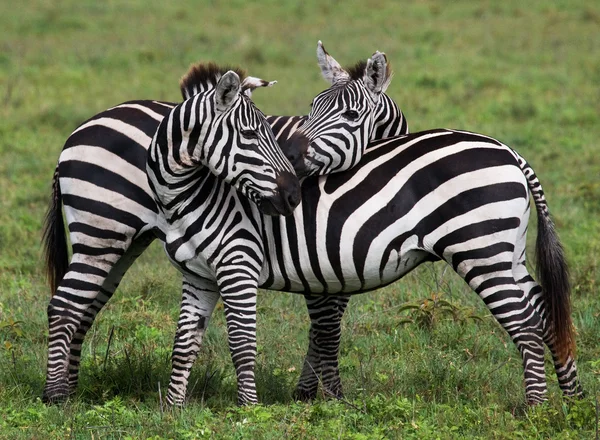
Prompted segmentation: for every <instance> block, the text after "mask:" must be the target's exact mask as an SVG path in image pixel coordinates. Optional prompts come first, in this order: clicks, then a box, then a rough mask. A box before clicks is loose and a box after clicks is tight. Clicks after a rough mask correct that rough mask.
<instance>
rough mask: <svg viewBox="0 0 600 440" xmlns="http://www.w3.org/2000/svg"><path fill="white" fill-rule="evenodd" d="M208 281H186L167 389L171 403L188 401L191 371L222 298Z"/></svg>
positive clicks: (180, 404)
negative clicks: (216, 307)
mask: <svg viewBox="0 0 600 440" xmlns="http://www.w3.org/2000/svg"><path fill="white" fill-rule="evenodd" d="M205 284H206V283H201V282H198V281H196V280H192V279H190V278H186V277H184V280H183V289H182V292H183V296H182V300H181V311H180V315H179V321H178V323H177V332H176V333H175V343H174V346H173V357H172V364H173V368H172V371H171V380H170V382H169V390H168V392H167V403H168V404H169V405H176V406H182V405H183V404H184V402H185V395H186V391H187V386H188V380H189V376H190V371H191V369H192V366H193V365H194V362H195V361H196V358H197V357H198V351H199V350H200V346H201V345H202V338H203V337H204V332H205V331H206V328H207V327H208V321H209V320H210V317H211V315H212V312H213V310H214V308H215V306H216V305H217V302H218V300H219V293H218V291H217V287H216V285H214V283H208V284H206V285H205Z"/></svg>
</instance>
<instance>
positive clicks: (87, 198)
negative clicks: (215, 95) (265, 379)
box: [44, 42, 407, 401]
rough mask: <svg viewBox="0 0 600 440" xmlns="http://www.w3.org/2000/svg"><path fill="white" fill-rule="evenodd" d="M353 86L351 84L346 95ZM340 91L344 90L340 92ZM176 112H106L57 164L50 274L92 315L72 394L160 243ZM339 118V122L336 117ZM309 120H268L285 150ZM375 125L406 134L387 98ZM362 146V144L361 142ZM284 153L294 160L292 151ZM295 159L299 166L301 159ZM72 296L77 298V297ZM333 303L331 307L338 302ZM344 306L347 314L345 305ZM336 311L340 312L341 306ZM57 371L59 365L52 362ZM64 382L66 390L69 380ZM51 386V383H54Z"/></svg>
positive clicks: (131, 107) (79, 336)
mask: <svg viewBox="0 0 600 440" xmlns="http://www.w3.org/2000/svg"><path fill="white" fill-rule="evenodd" d="M317 54H318V56H319V60H320V66H321V69H322V70H323V72H324V76H325V77H326V79H328V78H329V77H328V76H327V75H325V72H329V71H330V70H331V68H332V67H333V68H337V69H340V70H341V67H339V64H337V62H336V61H335V60H334V59H333V58H332V57H331V56H330V55H329V54H327V52H326V51H325V49H324V47H323V46H322V44H321V43H320V42H319V45H318V48H317ZM383 59H385V58H384V57H383ZM321 60H323V61H322V62H321ZM365 68H366V64H365V63H357V65H356V66H354V67H353V68H352V69H348V72H351V73H352V75H354V77H355V78H357V81H358V80H361V78H359V76H360V73H363V74H364V72H365ZM383 72H385V75H386V76H385V81H389V75H390V73H389V71H388V69H387V68H385V69H383ZM330 81H331V80H330ZM357 81H354V80H353V81H350V83H354V82H357ZM270 84H271V83H268V82H265V81H262V80H259V79H257V78H251V77H247V78H245V79H244V81H243V87H244V89H245V91H246V93H247V94H249V93H250V92H251V91H252V90H253V89H255V88H257V87H262V86H266V85H270ZM196 85H197V84H196ZM333 85H334V84H332V88H334V87H333ZM351 85H352V84H348V85H347V87H346V88H349V87H350V86H351ZM335 86H336V87H337V89H338V90H340V84H335ZM342 89H344V88H342ZM382 90H383V89H382ZM200 91H201V90H200V89H193V85H192V87H191V88H187V87H183V88H182V94H183V96H184V99H188V98H191V97H193V95H194V93H196V92H200ZM175 105H176V104H173V103H166V102H158V101H132V102H128V103H124V104H121V105H119V106H116V107H114V108H112V109H109V110H107V111H105V112H102V113H100V114H98V115H96V116H95V117H93V118H91V119H89V120H88V121H86V122H85V123H84V124H82V125H81V126H80V127H79V128H78V129H76V130H75V131H74V132H73V134H72V135H71V136H70V137H69V139H68V140H67V142H66V143H65V147H64V149H63V152H62V153H61V156H60V158H59V163H58V166H57V171H56V173H55V176H54V190H53V193H54V196H53V201H52V204H51V207H50V210H49V212H48V217H47V219H46V229H45V231H46V232H45V248H46V257H47V266H48V273H49V278H50V282H51V285H52V289H53V292H56V290H57V286H58V284H59V282H61V280H63V279H65V280H66V279H71V278H75V279H78V280H81V281H82V283H81V284H80V286H78V287H77V288H81V289H82V292H81V293H80V295H82V296H84V297H85V298H86V299H85V300H83V302H85V303H86V309H85V311H84V312H83V316H82V317H81V323H80V324H79V327H78V328H77V330H76V332H75V334H74V335H73V336H72V339H71V341H70V342H69V343H66V345H67V346H68V347H69V366H68V387H69V389H70V390H71V391H73V390H74V389H75V388H76V386H77V381H78V373H79V364H80V355H81V346H82V343H83V339H84V337H85V334H86V332H87V331H88V329H89V328H90V327H91V325H92V323H93V320H94V318H95V316H96V315H97V313H98V312H99V311H100V310H101V309H102V307H103V306H104V305H105V304H106V302H107V301H108V300H109V299H110V297H111V296H112V294H113V293H114V291H115V290H116V288H117V286H118V284H119V282H120V280H121V279H122V277H123V275H124V274H125V272H126V271H127V269H128V268H129V267H130V265H131V264H133V262H134V261H135V259H136V258H137V257H138V256H139V255H140V254H141V253H142V252H143V251H144V250H145V249H146V247H147V246H148V245H149V244H150V242H152V241H153V240H154V239H155V238H156V236H157V235H160V233H158V234H157V223H158V220H157V213H158V207H157V206H156V203H155V202H154V200H153V198H152V194H151V192H150V188H149V187H148V182H147V177H146V173H145V167H146V148H148V145H149V144H150V139H151V136H152V135H153V134H154V133H155V132H156V129H157V127H158V125H159V123H160V122H161V121H162V120H163V118H164V116H165V115H167V114H169V113H170V112H171V110H172V109H173V108H174V107H175ZM344 111H345V110H344V109H342V108H339V109H338V114H340V113H343V112H344ZM369 111H372V109H370V110H369ZM333 116H337V117H338V118H339V115H336V114H335V113H334V114H333ZM306 119H307V118H306V117H269V118H268V121H269V122H270V123H271V124H272V128H273V130H274V131H275V133H276V134H277V137H278V140H279V141H280V142H283V140H285V139H287V137H289V135H290V134H291V133H293V131H294V130H295V129H297V127H299V126H300V125H301V124H303V123H304V121H306ZM373 119H374V124H373V126H372V127H371V136H374V135H377V136H387V135H396V134H401V133H404V132H406V131H407V125H406V121H405V119H404V117H403V115H402V112H401V111H400V109H398V107H397V106H396V104H395V103H394V102H393V100H391V99H390V98H389V97H388V96H387V95H385V93H380V98H379V101H378V104H377V107H376V110H375V114H374V117H373ZM366 129H368V127H367V128H366ZM342 133H343V131H342ZM360 142H361V143H363V141H362V140H361V141H360ZM286 150H287V152H288V157H290V154H293V149H292V150H290V149H289V148H287V149H286ZM292 159H294V161H295V162H298V156H296V157H295V158H292ZM340 163H343V161H340ZM296 166H298V167H303V168H306V167H304V164H303V163H299V164H298V163H296ZM61 202H62V204H63V205H64V209H65V215H66V219H67V224H68V228H69V231H70V237H71V242H72V243H73V254H74V256H73V258H72V261H71V264H70V265H69V263H68V260H67V248H66V244H65V237H64V227H63V224H62V216H61V215H60V207H61ZM80 261H85V263H84V264H82V263H80ZM192 291H193V285H190V284H189V283H187V282H186V281H185V280H184V283H183V302H182V309H183V310H187V309H188V307H187V306H186V304H187V301H188V300H187V292H192ZM71 293H72V294H74V293H75V292H74V291H73V290H71ZM331 300H332V302H333V300H334V298H331ZM340 300H341V301H343V302H344V306H345V302H346V301H347V300H346V299H345V298H341V299H340ZM333 306H335V307H337V306H336V305H335V304H334V305H333ZM182 322H185V316H184V314H182V317H181V318H180V324H181V323H182ZM53 331H54V332H56V331H57V330H56V329H53V328H51V338H53V337H54V335H53ZM311 332H312V331H311ZM180 333H181V332H180V331H179V330H178V334H180ZM174 353H175V356H174V359H173V363H174V371H175V370H176V366H177V365H179V360H178V359H177V353H178V350H175V352H174ZM53 358H55V356H53V354H52V353H50V354H49V372H50V371H51V367H52V365H51V363H50V360H51V359H53ZM61 361H62V360H61ZM53 364H56V362H54V361H53ZM49 376H50V375H49ZM60 380H61V381H62V382H63V383H64V378H61V379H60ZM47 382H48V383H51V382H52V381H51V378H50V377H48V378H47ZM54 382H56V380H55V381H54ZM172 382H175V381H172ZM61 393H62V394H61ZM61 393H56V392H54V393H53V392H52V389H50V388H49V387H47V391H45V393H44V398H45V399H46V400H60V399H61V398H63V397H64V396H65V393H64V386H63V388H62V390H61ZM174 400H176V399H173V401H174Z"/></svg>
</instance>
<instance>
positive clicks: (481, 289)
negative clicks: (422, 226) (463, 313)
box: [455, 245, 547, 405]
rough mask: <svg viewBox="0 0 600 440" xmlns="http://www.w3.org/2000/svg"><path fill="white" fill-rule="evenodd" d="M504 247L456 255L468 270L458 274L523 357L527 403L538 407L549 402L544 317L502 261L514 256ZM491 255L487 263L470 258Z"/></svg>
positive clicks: (459, 271) (486, 260) (509, 265)
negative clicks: (545, 367)
mask: <svg viewBox="0 0 600 440" xmlns="http://www.w3.org/2000/svg"><path fill="white" fill-rule="evenodd" d="M505 249H506V247H504V246H494V245H492V246H489V247H487V248H484V249H476V250H470V251H469V250H467V251H465V252H461V253H460V254H455V258H458V259H459V260H462V261H463V262H465V263H466V266H465V267H466V268H467V269H466V270H464V269H463V270H461V269H462V268H461V267H460V265H459V270H457V272H458V273H459V275H461V276H462V277H463V278H464V279H465V281H466V282H467V283H468V284H469V286H470V287H471V288H472V289H473V290H474V291H475V292H477V294H478V295H479V296H480V297H481V298H482V299H483V301H484V302H485V304H486V305H487V307H488V308H489V309H490V311H491V312H492V314H493V315H494V317H495V318H496V320H497V321H498V322H499V323H500V325H502V327H503V328H504V329H505V330H506V332H507V333H508V334H509V336H510V337H511V339H512V341H513V342H514V343H515V345H516V346H517V348H518V350H519V352H520V353H521V357H522V361H523V368H524V370H525V371H524V374H525V395H526V398H527V403H528V404H530V405H535V404H538V403H541V402H543V401H545V400H546V399H547V397H546V396H547V385H546V375H545V369H544V340H543V334H544V331H543V325H542V319H541V315H540V314H539V313H538V312H537V311H536V310H535V309H534V308H533V306H532V305H531V303H530V302H529V300H528V298H527V296H526V295H525V293H524V292H523V290H521V288H520V287H519V285H518V284H517V283H516V281H515V278H514V276H513V271H512V261H502V260H504V258H503V257H506V256H511V255H509V254H511V252H502V251H503V250H505ZM475 254H478V257H480V256H481V255H482V254H489V255H487V256H488V257H489V258H487V259H484V260H479V259H473V260H470V261H469V256H471V255H475Z"/></svg>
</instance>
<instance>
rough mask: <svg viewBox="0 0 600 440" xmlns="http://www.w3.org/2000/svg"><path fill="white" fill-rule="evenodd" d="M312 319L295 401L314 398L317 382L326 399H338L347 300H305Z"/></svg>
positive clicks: (341, 394) (346, 298)
mask: <svg viewBox="0 0 600 440" xmlns="http://www.w3.org/2000/svg"><path fill="white" fill-rule="evenodd" d="M305 299H306V306H307V308H308V313H309V315H310V319H311V325H310V333H309V343H308V352H307V354H306V358H305V360H304V365H303V367H302V373H301V374H300V379H299V381H298V385H297V386H296V391H295V398H296V399H298V400H304V401H307V400H311V399H314V398H315V397H316V395H317V389H318V386H319V379H321V380H322V383H323V388H324V393H325V394H326V395H327V396H333V397H337V398H341V397H342V396H343V392H342V383H341V380H340V372H339V365H338V360H339V349H340V338H341V321H342V317H343V315H344V311H345V310H346V306H347V305H348V301H349V300H350V297H349V296H309V295H306V296H305Z"/></svg>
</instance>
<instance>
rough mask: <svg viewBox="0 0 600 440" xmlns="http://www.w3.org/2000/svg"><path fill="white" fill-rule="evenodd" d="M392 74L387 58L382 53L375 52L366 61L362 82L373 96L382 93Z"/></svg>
mask: <svg viewBox="0 0 600 440" xmlns="http://www.w3.org/2000/svg"><path fill="white" fill-rule="evenodd" d="M391 79H392V73H391V70H390V65H389V64H388V61H387V57H386V56H385V54H384V53H383V52H379V51H377V52H375V53H374V54H373V56H372V57H371V58H369V59H368V60H367V66H366V67H365V73H364V75H363V82H364V83H365V85H366V86H367V89H368V90H369V91H370V92H371V93H372V94H373V95H375V96H378V95H379V94H380V93H382V92H384V91H385V90H386V89H387V87H388V86H389V84H390V81H391Z"/></svg>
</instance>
